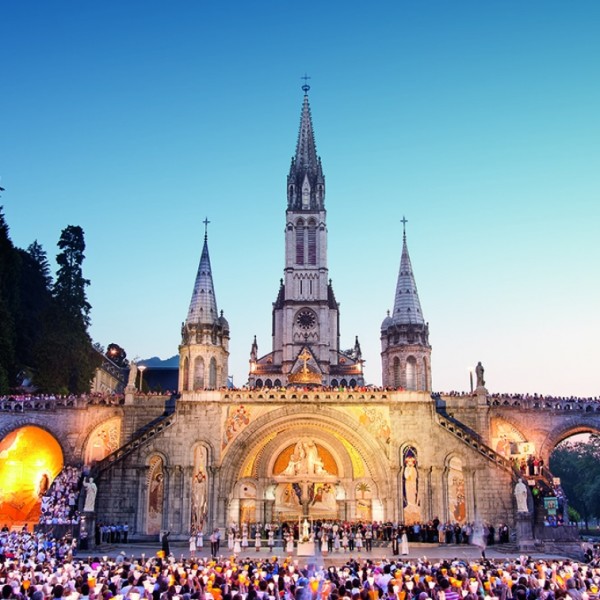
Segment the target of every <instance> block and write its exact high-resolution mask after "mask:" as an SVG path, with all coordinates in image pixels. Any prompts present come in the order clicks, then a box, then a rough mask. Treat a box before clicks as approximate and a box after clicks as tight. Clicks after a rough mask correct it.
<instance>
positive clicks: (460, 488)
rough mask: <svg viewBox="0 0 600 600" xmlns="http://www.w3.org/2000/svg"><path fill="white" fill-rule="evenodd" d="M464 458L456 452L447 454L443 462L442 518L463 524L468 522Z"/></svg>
mask: <svg viewBox="0 0 600 600" xmlns="http://www.w3.org/2000/svg"><path fill="white" fill-rule="evenodd" d="M466 464H467V463H466V460H465V457H464V456H462V454H459V453H458V452H451V453H449V454H448V455H447V456H446V458H445V460H444V473H443V478H444V479H443V488H444V500H445V502H444V505H445V506H444V512H445V515H444V518H445V520H446V521H451V522H454V521H457V522H459V523H465V522H466V521H468V520H469V514H468V506H469V500H470V499H469V498H468V497H467V494H468V491H469V486H468V482H467V474H466V472H465V465H466Z"/></svg>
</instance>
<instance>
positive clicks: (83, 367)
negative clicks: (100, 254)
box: [35, 225, 102, 394]
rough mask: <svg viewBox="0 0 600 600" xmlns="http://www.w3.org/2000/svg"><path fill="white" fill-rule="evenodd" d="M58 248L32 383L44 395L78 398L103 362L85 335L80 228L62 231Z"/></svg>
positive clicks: (86, 304) (87, 306)
mask: <svg viewBox="0 0 600 600" xmlns="http://www.w3.org/2000/svg"><path fill="white" fill-rule="evenodd" d="M58 247H59V249H60V252H59V254H58V255H57V257H56V262H57V264H58V271H57V274H56V281H55V283H54V288H53V301H52V303H51V305H50V306H49V307H48V309H47V311H46V313H45V315H44V318H43V331H42V335H41V336H40V343H39V344H38V345H37V348H36V364H37V366H38V370H37V374H36V378H35V382H36V385H38V386H39V387H40V388H41V389H43V390H44V391H48V392H56V393H66V392H69V393H72V394H81V393H84V392H87V391H89V389H90V383H91V380H92V377H93V375H94V371H95V370H96V368H97V367H98V366H99V365H100V363H101V361H102V358H101V356H100V355H99V354H98V352H97V351H96V350H94V347H93V345H92V340H91V338H90V336H89V334H88V332H87V328H88V326H89V323H90V316H89V314H90V309H91V306H90V304H89V302H88V301H87V298H86V293H85V288H86V286H88V285H89V283H90V282H89V280H87V279H85V278H84V277H83V269H82V264H83V259H84V258H85V255H84V254H83V252H84V250H85V241H84V235H83V230H82V229H81V227H79V226H74V225H69V226H68V227H67V228H65V229H63V231H62V233H61V236H60V239H59V241H58Z"/></svg>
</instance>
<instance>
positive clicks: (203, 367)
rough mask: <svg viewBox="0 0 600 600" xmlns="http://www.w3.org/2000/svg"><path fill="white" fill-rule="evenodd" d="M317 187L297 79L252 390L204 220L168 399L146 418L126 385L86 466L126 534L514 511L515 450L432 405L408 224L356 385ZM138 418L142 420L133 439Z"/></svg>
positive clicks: (319, 169)
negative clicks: (268, 320)
mask: <svg viewBox="0 0 600 600" xmlns="http://www.w3.org/2000/svg"><path fill="white" fill-rule="evenodd" d="M325 197H326V186H325V176H324V172H323V165H322V163H321V158H320V157H319V156H318V154H317V149H316V143H315V133H314V129H313V122H312V116H311V109H310V104H309V96H308V86H305V87H304V98H303V103H302V108H301V116H300V127H299V132H298V139H297V142H296V151H295V154H294V156H293V158H292V161H291V165H290V170H289V173H288V175H287V182H286V205H285V215H283V211H282V217H284V218H285V221H283V224H284V228H285V248H284V270H283V277H282V279H281V281H280V284H279V290H278V291H277V296H276V298H275V300H274V302H273V309H272V311H273V312H272V332H271V334H272V347H271V348H270V349H269V351H268V352H267V353H265V354H261V353H260V352H259V350H258V345H257V342H256V339H254V342H253V343H252V346H251V352H250V360H249V375H248V386H247V387H246V388H244V389H242V390H236V389H229V388H228V387H227V374H228V356H229V340H230V335H231V332H230V329H229V323H228V322H227V320H226V318H225V317H224V314H223V311H219V309H218V307H217V303H216V294H215V289H214V283H213V277H212V270H211V262H210V255H209V247H208V235H207V231H206V230H205V235H204V244H203V248H202V252H201V256H200V262H199V267H198V272H197V276H196V280H195V282H194V287H193V292H192V298H191V302H190V306H189V310H188V314H187V317H186V319H185V322H184V323H183V324H182V329H181V345H180V347H179V388H178V389H179V394H178V397H177V399H176V400H174V401H173V403H172V404H171V405H170V407H169V408H167V409H166V411H165V412H164V414H163V413H162V412H161V411H162V410H163V406H162V405H160V404H159V405H157V406H155V407H153V408H154V410H155V411H156V414H152V413H150V406H149V405H148V400H147V399H144V398H142V397H140V396H139V395H138V394H137V392H136V390H135V388H134V387H132V386H129V387H128V388H127V390H126V403H125V406H124V418H123V419H119V423H118V427H119V432H118V434H116V435H115V438H117V439H119V440H120V444H122V445H123V447H122V448H115V452H114V453H111V454H109V455H108V456H107V457H102V459H101V460H100V461H99V462H98V463H97V464H96V469H97V471H98V473H99V475H100V485H99V489H100V492H99V513H100V515H101V516H102V517H103V518H106V519H109V520H128V521H129V520H131V519H134V520H135V523H133V524H132V525H133V529H134V535H135V534H136V533H137V534H138V535H153V534H156V533H158V532H159V531H161V530H163V529H169V530H170V531H172V532H175V533H176V534H177V533H179V534H182V535H185V534H186V533H188V532H189V531H192V530H197V529H206V528H212V527H215V526H225V525H228V524H231V523H244V522H246V523H255V522H259V523H267V522H282V521H290V520H292V521H293V520H296V519H299V518H309V519H313V520H314V519H343V520H348V521H357V520H366V521H401V522H405V523H414V522H422V521H427V520H432V519H434V518H437V519H441V520H443V521H451V522H466V521H468V520H471V521H474V520H476V519H485V520H490V521H497V522H506V521H510V520H511V518H512V514H513V499H512V495H511V491H512V476H513V474H512V472H511V467H510V463H509V461H508V460H506V459H505V458H503V457H502V456H499V455H496V453H495V452H493V451H492V452H493V454H494V456H493V457H490V456H488V455H486V452H487V451H485V452H482V448H481V447H480V446H478V445H477V444H476V446H475V447H473V445H472V444H471V442H470V440H469V441H467V440H466V438H463V439H461V438H460V436H458V437H457V436H456V435H455V433H453V432H450V431H449V430H448V429H449V427H448V424H449V421H447V420H444V419H447V417H442V416H441V415H440V414H439V413H438V410H437V409H436V402H437V400H436V399H435V398H433V397H432V395H431V346H430V343H429V326H428V324H427V322H426V321H425V318H424V316H423V313H422V310H421V304H420V301H419V296H418V293H417V286H416V284H415V277H414V274H413V270H412V266H411V261H410V257H409V252H408V246H407V239H406V231H405V230H404V231H403V232H402V233H403V245H402V254H401V256H400V257H399V259H400V261H399V262H400V268H399V274H398V280H397V286H396V294H395V299H394V305H393V310H392V312H391V313H388V314H387V316H385V315H382V317H384V318H383V320H382V324H381V329H380V332H379V335H380V339H381V358H382V381H383V387H382V389H380V390H372V389H370V388H368V387H365V385H364V383H365V382H364V379H363V361H362V356H361V348H360V343H359V340H358V339H357V338H356V339H355V343H354V346H353V347H352V348H351V349H350V350H343V349H342V348H341V347H340V331H341V324H342V315H341V314H340V307H339V303H338V301H337V299H336V296H335V293H334V290H333V286H332V283H331V279H330V276H329V268H328V263H327V211H326V207H325ZM282 204H283V203H282ZM282 208H283V206H282ZM404 225H405V222H404ZM131 382H132V384H133V382H134V378H132V379H131ZM479 383H480V386H479V388H478V393H479V396H477V395H476V394H474V395H473V397H471V398H469V399H468V400H465V405H469V406H470V407H471V408H472V409H476V408H477V403H478V402H481V398H484V399H485V393H486V392H485V388H483V382H482V381H480V382H479ZM484 401H485V400H484ZM476 412H477V411H476V410H475V411H474V414H476ZM129 413H130V415H129ZM469 418H470V419H472V418H473V417H472V416H471V417H469ZM476 419H477V418H476ZM154 421H156V422H157V424H158V429H159V430H158V431H155V429H154V425H153V422H154ZM145 423H149V424H150V425H151V427H150V429H149V430H148V431H147V432H146V435H145V437H144V441H143V442H140V441H139V439H138V432H139V431H140V427H142V426H143V425H144V424H145ZM115 424H116V422H115ZM468 425H469V426H470V427H479V428H480V429H484V430H485V427H486V426H485V424H484V423H483V421H482V422H477V423H469V424H468ZM479 443H481V441H480V442H479ZM132 444H133V445H134V447H131V446H132ZM99 458H100V457H99Z"/></svg>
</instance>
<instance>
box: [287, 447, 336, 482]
mask: <svg viewBox="0 0 600 600" xmlns="http://www.w3.org/2000/svg"><path fill="white" fill-rule="evenodd" d="M281 474H282V475H328V474H329V473H328V472H327V469H325V467H324V465H323V460H322V459H321V457H320V456H319V450H318V448H317V445H316V444H315V443H314V442H313V441H312V440H311V439H310V438H302V439H300V440H299V441H298V442H297V443H296V446H295V448H294V452H293V454H292V455H291V456H290V459H289V461H288V464H287V466H286V468H285V469H284V470H283V471H282V473H281Z"/></svg>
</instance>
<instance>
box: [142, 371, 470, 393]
mask: <svg viewBox="0 0 600 600" xmlns="http://www.w3.org/2000/svg"><path fill="white" fill-rule="evenodd" d="M145 370H146V365H140V366H139V367H138V371H139V372H140V393H141V394H143V393H144V371H145ZM471 387H473V382H471ZM471 391H473V390H471Z"/></svg>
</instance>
